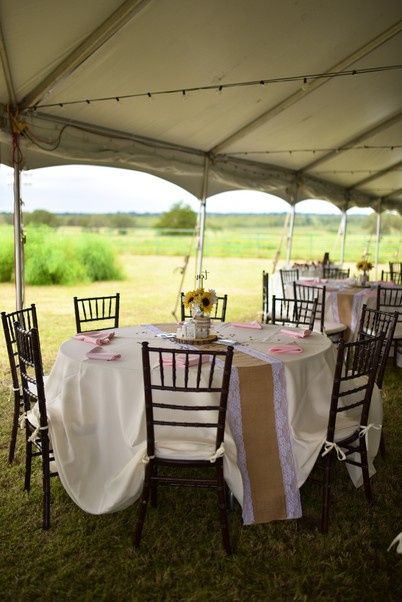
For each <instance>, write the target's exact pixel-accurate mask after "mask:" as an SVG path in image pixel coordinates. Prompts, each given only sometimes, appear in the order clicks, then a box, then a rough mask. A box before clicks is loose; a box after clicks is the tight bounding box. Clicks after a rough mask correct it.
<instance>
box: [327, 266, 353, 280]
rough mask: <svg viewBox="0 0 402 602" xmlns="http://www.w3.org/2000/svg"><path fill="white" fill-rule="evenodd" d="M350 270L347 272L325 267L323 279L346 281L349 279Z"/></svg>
mask: <svg viewBox="0 0 402 602" xmlns="http://www.w3.org/2000/svg"><path fill="white" fill-rule="evenodd" d="M349 274H350V268H349V269H347V270H343V269H342V268H331V267H326V266H323V268H322V277H323V278H329V279H333V280H344V279H345V278H349Z"/></svg>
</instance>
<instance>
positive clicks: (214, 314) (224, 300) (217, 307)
mask: <svg viewBox="0 0 402 602" xmlns="http://www.w3.org/2000/svg"><path fill="white" fill-rule="evenodd" d="M184 297H185V295H184V293H181V295H180V316H181V321H182V322H183V321H184V320H185V319H186V318H192V317H193V316H192V314H191V312H190V311H188V310H187V312H186V308H185V306H184ZM216 299H217V301H216V303H215V304H214V305H213V307H212V310H211V312H210V314H209V317H210V318H211V320H215V321H216V322H224V321H225V320H226V308H227V304H228V296H227V295H222V296H220V297H217V298H216Z"/></svg>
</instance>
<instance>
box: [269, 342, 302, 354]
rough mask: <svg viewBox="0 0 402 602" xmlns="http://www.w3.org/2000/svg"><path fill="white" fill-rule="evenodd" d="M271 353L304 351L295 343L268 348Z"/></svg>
mask: <svg viewBox="0 0 402 602" xmlns="http://www.w3.org/2000/svg"><path fill="white" fill-rule="evenodd" d="M268 351H270V352H271V353H302V351H303V349H302V348H301V347H299V346H298V345H295V344H294V343H289V345H276V347H268Z"/></svg>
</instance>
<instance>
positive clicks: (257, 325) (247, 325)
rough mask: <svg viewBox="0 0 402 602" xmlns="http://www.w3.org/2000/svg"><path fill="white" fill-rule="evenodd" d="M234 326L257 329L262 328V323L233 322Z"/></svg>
mask: <svg viewBox="0 0 402 602" xmlns="http://www.w3.org/2000/svg"><path fill="white" fill-rule="evenodd" d="M230 324H231V325H232V326H236V328H254V329H255V330H262V324H260V323H259V322H257V321H254V322H231V323H230Z"/></svg>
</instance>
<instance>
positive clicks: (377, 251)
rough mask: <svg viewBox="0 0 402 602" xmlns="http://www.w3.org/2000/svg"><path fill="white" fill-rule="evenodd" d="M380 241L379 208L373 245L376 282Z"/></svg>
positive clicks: (379, 209)
mask: <svg viewBox="0 0 402 602" xmlns="http://www.w3.org/2000/svg"><path fill="white" fill-rule="evenodd" d="M380 241H381V206H380V207H379V208H378V213H377V226H376V245H375V278H376V280H378V264H379V261H380Z"/></svg>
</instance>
